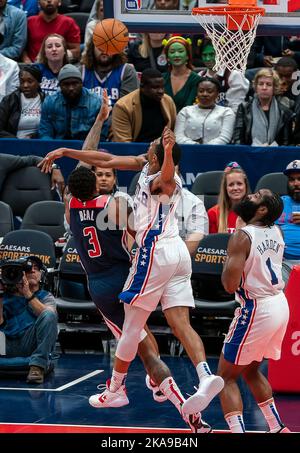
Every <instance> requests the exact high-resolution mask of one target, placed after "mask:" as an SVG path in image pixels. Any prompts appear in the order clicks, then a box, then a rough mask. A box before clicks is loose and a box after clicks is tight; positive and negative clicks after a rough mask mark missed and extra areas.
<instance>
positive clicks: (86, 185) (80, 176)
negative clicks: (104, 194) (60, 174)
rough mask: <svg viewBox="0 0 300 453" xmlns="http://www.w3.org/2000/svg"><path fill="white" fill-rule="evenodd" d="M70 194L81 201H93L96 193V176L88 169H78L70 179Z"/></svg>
mask: <svg viewBox="0 0 300 453" xmlns="http://www.w3.org/2000/svg"><path fill="white" fill-rule="evenodd" d="M68 188H69V192H70V193H71V194H72V195H73V197H75V198H78V199H79V200H81V201H87V200H91V199H92V198H93V197H94V196H95V193H96V175H95V173H94V172H93V171H92V170H90V169H89V168H87V167H84V166H82V167H78V168H75V170H73V171H72V173H71V174H70V176H69V179H68Z"/></svg>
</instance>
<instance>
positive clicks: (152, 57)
mask: <svg viewBox="0 0 300 453" xmlns="http://www.w3.org/2000/svg"><path fill="white" fill-rule="evenodd" d="M166 36H167V35H166V33H143V35H142V41H141V40H140V39H138V40H135V41H133V42H132V43H130V44H129V47H128V52H127V56H128V62H129V63H131V64H133V66H134V67H135V69H136V71H138V72H143V71H144V69H147V68H152V69H158V70H159V71H160V72H166V71H167V70H168V62H167V58H166V54H165V52H164V45H163V44H162V41H163V40H164V39H165V38H166Z"/></svg>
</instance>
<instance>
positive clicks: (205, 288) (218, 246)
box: [192, 233, 237, 334]
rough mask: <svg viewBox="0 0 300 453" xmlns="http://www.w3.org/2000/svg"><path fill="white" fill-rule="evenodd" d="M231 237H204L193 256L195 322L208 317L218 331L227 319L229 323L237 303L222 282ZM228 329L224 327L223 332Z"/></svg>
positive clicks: (203, 320)
mask: <svg viewBox="0 0 300 453" xmlns="http://www.w3.org/2000/svg"><path fill="white" fill-rule="evenodd" d="M229 237H230V234H228V233H217V234H209V235H207V236H205V237H204V238H203V239H201V241H200V242H199V245H198V248H197V252H196V254H195V256H194V257H193V259H192V285H193V291H194V297H195V306H196V309H195V311H194V312H193V315H194V318H195V321H196V323H197V322H200V325H201V324H203V322H204V323H205V320H207V319H209V324H210V328H212V327H213V328H214V329H215V332H216V334H218V333H220V332H221V331H220V328H221V327H222V328H223V323H224V321H225V323H226V324H228V323H229V320H230V319H231V318H232V316H233V313H234V310H235V308H236V306H237V303H236V301H235V298H234V294H228V293H227V292H226V291H225V290H224V288H223V285H222V282H221V274H222V270H223V263H224V261H225V258H226V255H227V243H228V240H229ZM212 320H213V322H212ZM220 325H222V326H221V327H220ZM199 327H200V326H199ZM226 327H227V326H226ZM225 330H226V329H224V328H223V330H222V333H223V332H224V331H225Z"/></svg>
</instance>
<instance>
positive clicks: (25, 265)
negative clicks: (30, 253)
mask: <svg viewBox="0 0 300 453" xmlns="http://www.w3.org/2000/svg"><path fill="white" fill-rule="evenodd" d="M32 265H33V263H32V261H30V259H28V257H27V258H25V257H24V258H19V259H18V260H7V261H4V262H3V261H2V263H0V269H1V281H2V284H3V285H4V286H6V285H9V286H11V285H13V286H14V285H16V284H17V283H20V282H21V281H22V278H23V275H24V274H23V273H24V272H29V271H31V269H32Z"/></svg>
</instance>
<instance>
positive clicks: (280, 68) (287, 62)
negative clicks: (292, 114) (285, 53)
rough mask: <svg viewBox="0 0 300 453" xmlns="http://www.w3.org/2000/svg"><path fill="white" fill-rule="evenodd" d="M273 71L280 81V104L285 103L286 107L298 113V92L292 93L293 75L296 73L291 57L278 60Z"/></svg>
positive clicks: (299, 105) (295, 66) (294, 62)
mask: <svg viewBox="0 0 300 453" xmlns="http://www.w3.org/2000/svg"><path fill="white" fill-rule="evenodd" d="M274 69H275V71H276V73H277V74H278V76H279V79H280V85H279V96H278V98H279V100H280V102H281V104H283V103H285V105H286V107H288V108H290V109H293V110H294V111H299V107H300V96H299V92H298V93H294V92H293V91H294V90H293V84H294V82H295V78H293V75H294V74H295V72H296V71H297V63H296V61H295V60H294V59H293V58H291V57H282V58H280V59H279V60H278V62H277V63H276V65H275V67H274ZM286 101H287V102H286Z"/></svg>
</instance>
